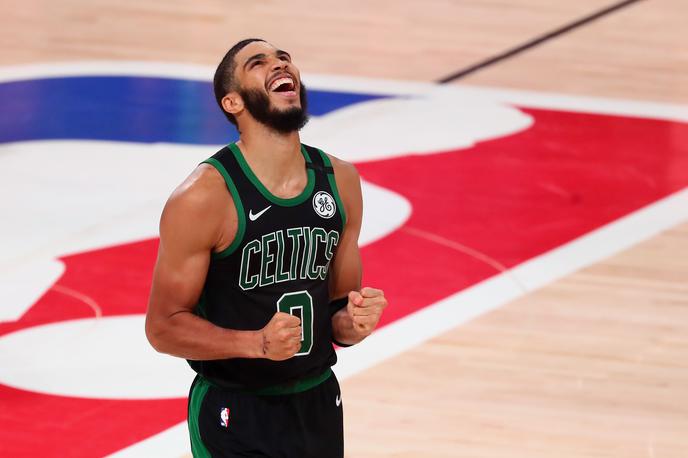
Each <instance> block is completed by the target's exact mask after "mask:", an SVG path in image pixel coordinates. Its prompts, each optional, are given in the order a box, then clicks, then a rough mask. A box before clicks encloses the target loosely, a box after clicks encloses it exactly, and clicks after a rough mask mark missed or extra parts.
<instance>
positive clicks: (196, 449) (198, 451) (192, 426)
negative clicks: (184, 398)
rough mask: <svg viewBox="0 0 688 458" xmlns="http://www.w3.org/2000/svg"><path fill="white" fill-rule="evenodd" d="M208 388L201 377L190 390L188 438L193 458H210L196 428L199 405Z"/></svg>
mask: <svg viewBox="0 0 688 458" xmlns="http://www.w3.org/2000/svg"><path fill="white" fill-rule="evenodd" d="M208 388H210V383H208V382H207V381H206V380H205V379H204V378H203V377H198V378H197V379H196V382H195V384H194V387H193V389H192V390H191V399H190V400H189V420H188V421H189V436H190V437H191V453H192V454H193V456H194V458H211V456H210V452H209V451H208V449H207V448H206V447H205V444H204V443H203V439H201V431H200V429H199V427H198V416H199V415H200V413H201V404H203V399H205V395H206V393H207V392H208Z"/></svg>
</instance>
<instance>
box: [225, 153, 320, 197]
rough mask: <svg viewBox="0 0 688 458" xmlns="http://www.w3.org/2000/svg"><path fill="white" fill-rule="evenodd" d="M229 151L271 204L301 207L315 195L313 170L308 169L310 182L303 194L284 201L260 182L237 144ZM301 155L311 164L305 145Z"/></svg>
mask: <svg viewBox="0 0 688 458" xmlns="http://www.w3.org/2000/svg"><path fill="white" fill-rule="evenodd" d="M229 149H230V150H232V153H233V154H234V157H235V158H236V160H237V162H238V163H239V166H240V167H241V170H243V172H244V174H245V175H246V177H247V178H248V179H249V181H250V182H251V183H253V185H254V186H255V187H256V189H258V191H259V192H260V193H261V194H262V195H263V197H265V198H266V199H267V200H269V201H270V202H272V203H274V204H277V205H281V206H284V207H293V206H295V205H299V204H300V203H302V202H305V200H306V199H308V198H309V197H310V195H311V194H312V193H313V187H314V186H315V172H313V170H312V169H310V168H307V169H306V175H307V177H308V181H307V183H306V187H304V188H303V191H302V192H301V194H299V195H298V196H295V197H290V198H288V199H284V198H282V197H277V196H276V195H274V194H273V193H271V192H270V191H269V190H268V188H266V187H265V186H264V185H263V183H261V182H260V180H259V179H258V177H257V176H256V175H255V173H253V170H251V167H250V166H249V165H248V162H246V159H245V158H244V155H243V154H241V150H240V149H239V147H238V146H237V145H236V143H231V144H230V145H229ZM301 154H303V158H304V159H305V160H306V162H311V158H310V156H309V155H308V152H307V151H306V149H305V148H304V147H303V145H301Z"/></svg>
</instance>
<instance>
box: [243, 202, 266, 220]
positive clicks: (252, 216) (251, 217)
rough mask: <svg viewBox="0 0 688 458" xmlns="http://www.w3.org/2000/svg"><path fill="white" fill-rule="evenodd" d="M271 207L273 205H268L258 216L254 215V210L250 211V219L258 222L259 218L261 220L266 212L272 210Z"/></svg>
mask: <svg viewBox="0 0 688 458" xmlns="http://www.w3.org/2000/svg"><path fill="white" fill-rule="evenodd" d="M271 207H272V205H268V206H267V207H265V208H264V209H262V210H261V211H259V212H258V213H256V214H253V210H249V211H248V219H250V220H251V221H255V220H257V219H258V218H260V215H262V214H263V213H265V212H266V211H268V210H270V208H271Z"/></svg>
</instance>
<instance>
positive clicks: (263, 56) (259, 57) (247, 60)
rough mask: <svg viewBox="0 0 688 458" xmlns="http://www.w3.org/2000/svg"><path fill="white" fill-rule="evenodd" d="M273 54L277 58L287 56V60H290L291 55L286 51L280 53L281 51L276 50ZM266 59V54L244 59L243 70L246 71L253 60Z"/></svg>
mask: <svg viewBox="0 0 688 458" xmlns="http://www.w3.org/2000/svg"><path fill="white" fill-rule="evenodd" d="M275 54H276V55H277V56H278V57H282V56H287V57H288V58H289V60H291V55H290V54H289V53H288V52H287V51H282V50H281V49H278V50H277V51H275ZM266 57H267V54H264V53H260V54H254V55H252V56H251V57H249V58H248V59H246V62H244V69H246V67H247V66H248V64H250V63H251V62H253V61H254V60H259V59H265V58H266Z"/></svg>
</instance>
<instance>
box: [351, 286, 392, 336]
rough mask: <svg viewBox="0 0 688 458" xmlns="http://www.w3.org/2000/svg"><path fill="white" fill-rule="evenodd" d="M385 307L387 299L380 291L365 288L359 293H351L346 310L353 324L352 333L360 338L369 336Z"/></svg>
mask: <svg viewBox="0 0 688 458" xmlns="http://www.w3.org/2000/svg"><path fill="white" fill-rule="evenodd" d="M385 307H387V299H385V293H384V292H382V290H380V289H375V288H368V287H366V288H363V289H362V290H361V292H358V291H351V292H350V293H349V303H348V304H347V306H346V309H347V311H348V312H349V316H350V317H351V321H352V322H353V325H354V331H356V333H357V334H358V335H359V336H361V337H367V336H369V335H370V334H371V333H372V332H373V329H375V326H377V323H378V321H380V317H381V316H382V311H383V310H384V309H385Z"/></svg>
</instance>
